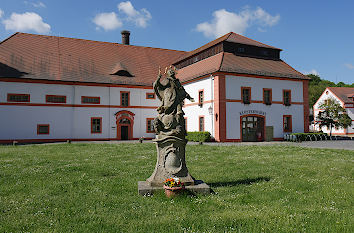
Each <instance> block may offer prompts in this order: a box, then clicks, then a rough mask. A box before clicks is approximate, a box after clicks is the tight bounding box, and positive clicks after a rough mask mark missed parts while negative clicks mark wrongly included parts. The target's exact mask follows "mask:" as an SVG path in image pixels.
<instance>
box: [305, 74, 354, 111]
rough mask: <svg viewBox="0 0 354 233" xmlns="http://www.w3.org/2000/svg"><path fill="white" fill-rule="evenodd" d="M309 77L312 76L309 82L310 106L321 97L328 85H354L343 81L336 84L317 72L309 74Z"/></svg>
mask: <svg viewBox="0 0 354 233" xmlns="http://www.w3.org/2000/svg"><path fill="white" fill-rule="evenodd" d="M307 76H308V77H310V78H311V80H310V84H309V107H310V108H312V106H313V105H314V104H315V103H316V101H317V100H318V98H320V96H321V94H322V93H323V91H324V90H325V89H326V88H327V87H354V83H352V84H345V83H343V82H339V83H337V84H335V83H334V82H331V81H328V80H325V79H321V78H320V76H318V75H315V74H308V75H307Z"/></svg>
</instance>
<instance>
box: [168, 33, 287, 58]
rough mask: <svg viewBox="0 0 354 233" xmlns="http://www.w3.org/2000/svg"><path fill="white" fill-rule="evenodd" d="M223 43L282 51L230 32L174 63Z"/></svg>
mask: <svg viewBox="0 0 354 233" xmlns="http://www.w3.org/2000/svg"><path fill="white" fill-rule="evenodd" d="M223 41H227V42H233V43H239V44H246V45H253V46H257V47H262V48H270V49H277V50H281V49H279V48H276V47H273V46H270V45H266V44H263V43H261V42H258V41H255V40H252V39H250V38H248V37H245V36H242V35H240V34H237V33H234V32H229V33H227V34H225V35H223V36H221V37H219V38H217V39H215V40H213V41H211V42H209V43H207V44H205V45H203V46H202V47H199V48H197V49H195V50H192V51H190V52H188V53H186V54H185V55H184V56H182V57H180V58H178V60H176V62H174V63H177V62H178V61H182V60H184V59H186V58H188V57H191V56H193V55H195V54H197V53H199V52H201V51H203V50H205V49H207V48H210V47H212V46H214V45H216V44H219V43H221V42H223Z"/></svg>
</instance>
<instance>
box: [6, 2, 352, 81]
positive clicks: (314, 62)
mask: <svg viewBox="0 0 354 233" xmlns="http://www.w3.org/2000/svg"><path fill="white" fill-rule="evenodd" d="M353 11H354V1H353V0H340V1H329V0H328V1H323V0H322V1H320V0H312V1H310V0H297V1H284V0H282V1H280V0H279V1H272V0H268V1H264V0H259V1H256V0H254V1H252V0H248V1H244V0H237V1H236V0H235V1H233V0H218V1H209V0H179V1H166V0H150V1H147V0H145V1H144V0H130V1H119V0H101V1H99V0H56V1H55V0H0V40H3V39H6V38H7V37H9V36H10V35H12V34H13V33H14V32H16V31H21V32H29V33H36V34H46V35H54V36H65V37H74V38H82V39H89V40H98V41H109V42H121V35H120V31H121V30H123V29H127V30H130V31H131V44H134V45H141V46H149V47H159V48H167V49H176V50H185V51H190V50H193V49H196V48H198V47H200V46H202V45H203V44H205V43H207V42H209V41H211V40H213V39H215V38H216V37H218V36H219V35H222V34H226V33H227V32H229V31H234V32H236V33H240V34H243V35H245V36H247V37H250V38H252V39H255V40H257V41H260V42H262V43H265V44H269V45H272V46H275V47H278V48H281V49H283V51H282V53H281V58H282V59H283V60H284V61H285V62H287V63H288V64H289V65H291V66H293V67H294V68H295V69H297V70H298V71H300V72H303V73H305V74H307V73H315V74H319V75H320V76H321V78H323V79H327V80H331V81H333V82H340V81H342V82H345V83H353V82H354V13H353Z"/></svg>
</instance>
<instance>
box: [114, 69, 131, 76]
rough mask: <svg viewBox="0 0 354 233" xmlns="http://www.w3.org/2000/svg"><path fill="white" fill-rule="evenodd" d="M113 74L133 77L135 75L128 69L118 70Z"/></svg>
mask: <svg viewBox="0 0 354 233" xmlns="http://www.w3.org/2000/svg"><path fill="white" fill-rule="evenodd" d="M113 75H118V76H125V77H133V75H131V73H129V72H128V71H127V70H118V71H117V72H116V73H114V74H113Z"/></svg>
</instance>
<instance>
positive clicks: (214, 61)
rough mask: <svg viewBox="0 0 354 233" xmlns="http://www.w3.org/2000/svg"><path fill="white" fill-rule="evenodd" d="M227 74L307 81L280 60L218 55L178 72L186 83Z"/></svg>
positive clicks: (229, 54) (179, 76)
mask: <svg viewBox="0 0 354 233" xmlns="http://www.w3.org/2000/svg"><path fill="white" fill-rule="evenodd" d="M218 71H220V72H229V73H237V74H251V75H260V76H271V77H281V78H294V79H309V78H308V77H307V76H305V75H303V74H301V73H300V72H298V71H296V70H295V69H293V68H292V67H290V66H289V65H288V64H286V63H285V62H283V61H282V60H268V59H261V58H251V57H243V56H236V55H234V54H232V53H219V54H217V55H214V56H212V57H209V58H206V59H204V60H201V61H199V62H196V63H194V64H192V65H189V66H186V67H184V68H182V69H180V70H179V71H178V74H177V77H178V78H179V79H181V81H188V80H190V79H193V78H197V77H200V76H203V75H206V74H211V73H213V72H218Z"/></svg>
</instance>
